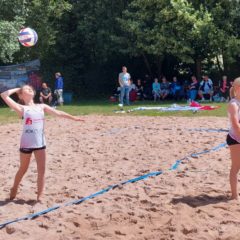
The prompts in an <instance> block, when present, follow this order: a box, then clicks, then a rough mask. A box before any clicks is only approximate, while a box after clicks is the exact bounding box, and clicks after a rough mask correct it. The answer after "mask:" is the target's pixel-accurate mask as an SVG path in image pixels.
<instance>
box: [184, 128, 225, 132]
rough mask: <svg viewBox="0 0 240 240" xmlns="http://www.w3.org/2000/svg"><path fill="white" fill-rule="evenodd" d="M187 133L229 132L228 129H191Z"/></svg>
mask: <svg viewBox="0 0 240 240" xmlns="http://www.w3.org/2000/svg"><path fill="white" fill-rule="evenodd" d="M188 130H189V131H197V132H229V130H228V129H222V128H220V129H215V128H193V129H188Z"/></svg>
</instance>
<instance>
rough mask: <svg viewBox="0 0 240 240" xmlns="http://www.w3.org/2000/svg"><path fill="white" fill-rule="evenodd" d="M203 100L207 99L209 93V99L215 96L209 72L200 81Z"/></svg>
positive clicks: (200, 94)
mask: <svg viewBox="0 0 240 240" xmlns="http://www.w3.org/2000/svg"><path fill="white" fill-rule="evenodd" d="M198 94H199V96H200V98H201V100H202V101H204V100H205V96H206V95H209V100H210V101H212V96H213V82H212V80H211V79H210V78H209V77H208V75H207V74H205V75H204V76H203V80H202V81H201V82H200V88H199V92H198Z"/></svg>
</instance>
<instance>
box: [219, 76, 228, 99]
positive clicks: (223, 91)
mask: <svg viewBox="0 0 240 240" xmlns="http://www.w3.org/2000/svg"><path fill="white" fill-rule="evenodd" d="M219 96H220V98H221V102H224V101H228V100H229V85H228V82H227V76H223V77H222V81H221V83H220V89H219Z"/></svg>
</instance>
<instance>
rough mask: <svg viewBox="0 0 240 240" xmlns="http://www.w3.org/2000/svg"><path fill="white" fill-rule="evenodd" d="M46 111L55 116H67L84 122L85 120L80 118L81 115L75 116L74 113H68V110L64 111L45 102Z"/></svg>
mask: <svg viewBox="0 0 240 240" xmlns="http://www.w3.org/2000/svg"><path fill="white" fill-rule="evenodd" d="M44 111H45V112H46V113H48V114H50V115H53V116H57V117H62V118H67V119H70V120H74V121H82V122H84V120H83V119H81V118H79V117H76V116H73V115H71V114H68V113H66V112H63V111H59V110H56V109H54V108H51V107H49V106H48V105H46V104H44Z"/></svg>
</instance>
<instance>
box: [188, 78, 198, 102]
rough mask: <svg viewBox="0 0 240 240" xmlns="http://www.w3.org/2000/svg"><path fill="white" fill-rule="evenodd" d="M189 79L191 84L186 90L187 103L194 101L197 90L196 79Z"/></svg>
mask: <svg viewBox="0 0 240 240" xmlns="http://www.w3.org/2000/svg"><path fill="white" fill-rule="evenodd" d="M191 79H192V83H191V84H190V85H189V90H188V97H189V102H192V101H195V100H196V98H197V93H198V89H199V84H198V80H197V78H196V77H195V76H192V77H191Z"/></svg>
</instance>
